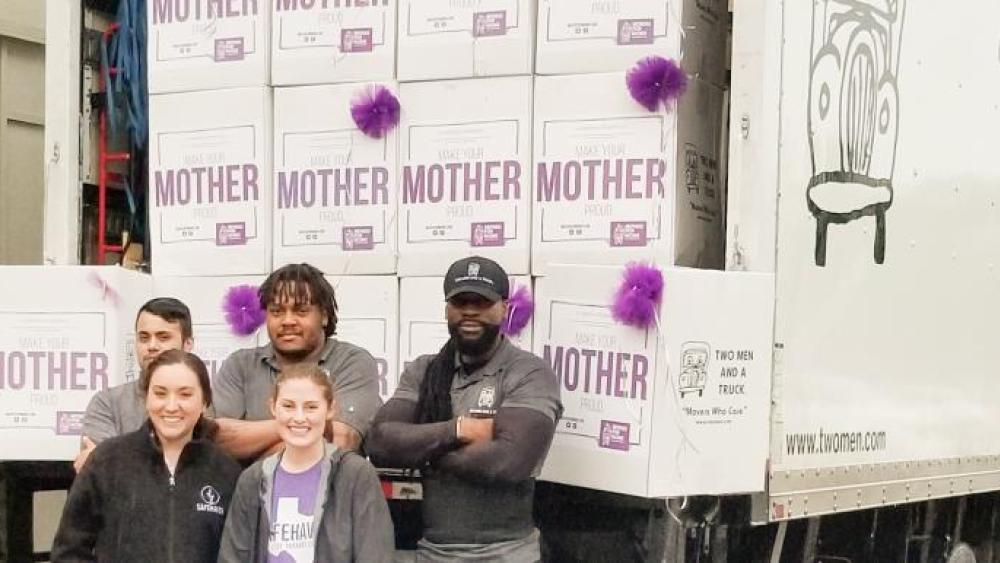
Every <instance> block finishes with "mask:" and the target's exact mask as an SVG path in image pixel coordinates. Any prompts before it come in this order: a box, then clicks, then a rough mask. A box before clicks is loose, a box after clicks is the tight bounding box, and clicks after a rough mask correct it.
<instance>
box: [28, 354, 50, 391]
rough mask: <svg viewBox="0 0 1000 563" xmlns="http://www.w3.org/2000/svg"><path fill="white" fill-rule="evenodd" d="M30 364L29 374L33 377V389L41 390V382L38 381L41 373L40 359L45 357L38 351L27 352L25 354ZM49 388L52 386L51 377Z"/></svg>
mask: <svg viewBox="0 0 1000 563" xmlns="http://www.w3.org/2000/svg"><path fill="white" fill-rule="evenodd" d="M26 355H27V356H28V359H29V360H32V362H31V373H32V375H34V378H33V379H34V383H33V384H32V388H33V389H41V386H42V382H41V381H39V380H38V378H39V377H40V375H41V373H42V358H44V357H45V352H40V351H38V350H35V351H32V352H28V353H27V354H26ZM49 386H50V387H51V386H52V376H49Z"/></svg>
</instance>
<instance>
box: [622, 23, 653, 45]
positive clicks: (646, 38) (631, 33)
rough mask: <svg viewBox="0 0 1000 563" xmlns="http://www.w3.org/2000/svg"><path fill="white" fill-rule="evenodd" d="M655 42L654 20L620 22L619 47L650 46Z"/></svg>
mask: <svg viewBox="0 0 1000 563" xmlns="http://www.w3.org/2000/svg"><path fill="white" fill-rule="evenodd" d="M652 42H653V20H652V19H641V20H618V44H619V45H649V44H651V43H652Z"/></svg>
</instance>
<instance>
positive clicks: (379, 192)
mask: <svg viewBox="0 0 1000 563" xmlns="http://www.w3.org/2000/svg"><path fill="white" fill-rule="evenodd" d="M386 1H388V0H386ZM388 203H389V170H388V169H386V168H382V167H381V166H380V167H377V168H372V205H386V204H388Z"/></svg>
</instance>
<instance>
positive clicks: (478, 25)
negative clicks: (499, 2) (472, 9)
mask: <svg viewBox="0 0 1000 563" xmlns="http://www.w3.org/2000/svg"><path fill="white" fill-rule="evenodd" d="M506 34H507V12H504V11H499V12H476V13H474V14H472V36H473V37H496V36H497V35H506Z"/></svg>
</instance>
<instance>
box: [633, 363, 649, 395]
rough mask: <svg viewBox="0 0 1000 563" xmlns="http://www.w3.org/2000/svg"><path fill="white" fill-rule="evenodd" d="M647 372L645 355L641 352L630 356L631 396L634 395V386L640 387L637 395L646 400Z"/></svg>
mask: <svg viewBox="0 0 1000 563" xmlns="http://www.w3.org/2000/svg"><path fill="white" fill-rule="evenodd" d="M648 373H649V360H648V359H647V358H646V356H643V355H642V354H634V355H633V356H632V398H633V399H634V398H635V397H636V387H640V388H641V394H640V396H639V398H640V399H642V400H643V401H645V400H646V374H648Z"/></svg>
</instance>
